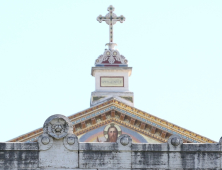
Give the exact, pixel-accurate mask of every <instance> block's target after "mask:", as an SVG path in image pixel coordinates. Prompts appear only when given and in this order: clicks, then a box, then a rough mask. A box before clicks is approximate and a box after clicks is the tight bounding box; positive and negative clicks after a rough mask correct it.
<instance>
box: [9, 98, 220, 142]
mask: <svg viewBox="0 0 222 170" xmlns="http://www.w3.org/2000/svg"><path fill="white" fill-rule="evenodd" d="M112 110H115V111H117V112H119V113H121V114H124V115H127V116H128V117H131V118H133V119H135V120H137V121H138V122H141V123H144V124H145V125H149V126H152V127H154V128H157V129H160V130H162V131H165V132H166V133H168V134H171V135H172V134H178V135H180V136H181V137H182V138H183V139H184V140H186V141H189V142H193V143H216V142H215V141H213V140H211V139H208V138H206V137H203V136H201V135H199V134H196V133H194V132H191V131H189V130H187V129H184V128H182V127H180V126H177V125H175V124H172V123H170V122H168V121H166V120H163V119H160V118H158V117H156V116H153V115H151V114H149V113H146V112H143V111H141V110H139V109H136V108H134V107H131V106H128V105H126V104H124V103H122V102H120V101H118V100H116V99H114V98H113V99H110V100H108V101H106V102H104V103H102V104H99V105H97V106H94V107H91V108H89V109H86V110H84V111H81V112H79V113H76V114H74V115H71V116H69V119H70V121H71V122H72V124H73V125H77V124H80V123H81V122H85V121H87V120H90V119H92V118H95V117H96V116H99V115H102V114H104V113H107V112H110V111H112ZM130 128H132V127H130ZM82 129H84V131H85V130H86V129H85V128H82ZM134 130H135V129H134ZM136 131H138V129H136ZM41 132H42V130H41V128H40V129H37V130H35V131H32V132H30V133H28V134H25V135H22V136H20V137H18V138H15V139H12V140H10V141H9V142H24V141H35V139H36V138H37V137H38V136H39V135H40V134H41ZM85 132H86V131H85ZM138 132H140V131H138ZM145 135H147V134H145ZM147 136H150V135H147ZM152 137H153V136H152ZM158 140H159V141H164V140H165V139H161V140H160V139H158Z"/></svg>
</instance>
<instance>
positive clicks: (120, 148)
mask: <svg viewBox="0 0 222 170" xmlns="http://www.w3.org/2000/svg"><path fill="white" fill-rule="evenodd" d="M131 145H132V139H131V137H130V136H128V135H125V134H124V135H121V136H119V137H118V139H117V142H116V143H110V142H107V143H80V145H79V146H80V152H79V167H80V168H111V169H112V168H121V169H122V168H131Z"/></svg>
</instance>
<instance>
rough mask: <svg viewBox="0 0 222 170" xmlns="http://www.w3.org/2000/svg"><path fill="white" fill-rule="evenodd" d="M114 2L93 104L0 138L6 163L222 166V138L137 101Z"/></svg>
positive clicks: (61, 169)
mask: <svg viewBox="0 0 222 170" xmlns="http://www.w3.org/2000/svg"><path fill="white" fill-rule="evenodd" d="M114 9H115V8H114V7H113V6H109V7H108V11H109V13H108V14H106V15H105V16H102V15H99V16H98V17H97V21H99V22H102V21H105V23H106V24H108V25H109V43H107V44H106V45H107V46H108V48H107V49H105V51H104V52H103V54H101V55H100V56H99V57H98V58H97V59H96V60H95V67H92V71H91V75H92V76H94V77H95V91H94V92H92V93H91V97H90V107H89V108H88V109H85V110H84V111H81V112H79V113H76V114H73V115H71V116H69V117H65V116H63V115H52V116H50V117H49V118H48V119H46V121H45V123H44V126H43V127H42V128H39V129H37V130H34V131H32V132H29V133H27V134H24V135H21V136H19V137H16V138H14V139H12V140H10V141H8V142H3V143H0V169H4V170H6V169H7V170H9V169H12V170H20V169H21V170H25V169H33V170H34V169H39V170H40V169H45V170H52V169H58V170H65V169H221V168H222V164H221V162H222V157H221V154H222V153H221V149H222V147H221V143H222V141H219V143H218V142H215V141H213V140H211V139H208V138H206V137H204V136H201V135H199V134H196V133H194V132H191V131H189V130H187V129H184V128H182V127H179V126H177V125H175V124H173V123H170V122H168V121H166V120H163V119H161V118H158V117H156V116H154V115H151V114H149V113H146V112H144V111H142V110H139V109H137V108H135V107H134V94H133V92H131V91H129V77H130V76H131V73H132V67H128V60H127V59H126V58H125V57H124V56H123V55H122V54H121V53H120V52H119V51H118V50H117V49H115V46H116V44H115V43H113V25H114V24H115V23H116V22H120V23H123V22H124V21H125V17H124V16H123V15H120V16H117V15H116V14H115V13H114V12H113V11H114Z"/></svg>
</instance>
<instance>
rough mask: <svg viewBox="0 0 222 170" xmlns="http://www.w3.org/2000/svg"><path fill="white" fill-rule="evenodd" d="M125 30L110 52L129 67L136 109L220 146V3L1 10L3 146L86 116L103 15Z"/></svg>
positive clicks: (75, 0)
mask: <svg viewBox="0 0 222 170" xmlns="http://www.w3.org/2000/svg"><path fill="white" fill-rule="evenodd" d="M111 4H112V5H113V6H114V7H115V11H114V12H115V13H116V14H117V15H118V16H119V15H124V16H125V17H126V21H125V22H124V23H123V24H120V23H117V24H116V25H115V26H114V42H115V43H117V44H118V47H117V48H118V50H119V51H120V53H121V54H122V55H124V56H125V57H126V58H127V59H128V61H129V66H132V67H133V72H132V76H131V77H130V78H129V89H130V91H133V92H134V96H135V107H136V108H138V109H140V110H143V111H145V112H147V113H150V114H153V115H155V116H157V117H159V118H162V119H165V120H167V121H169V122H171V123H174V124H176V125H179V126H181V127H183V128H186V129H188V130H191V131H193V132H195V133H198V134H200V135H203V136H205V137H208V138H210V139H212V140H215V141H219V139H220V137H221V136H222V132H221V131H220V129H221V119H222V116H221V115H222V76H221V74H222V22H221V21H222V1H221V0H214V1H210V0H208V1H205V0H192V1H191V0H183V1H182V0H180V1H178V0H175V1H171V0H168V1H166V0H159V1H154V0H153V1H148V0H137V1H132V0H131V1H130V0H112V1H108V0H65V1H61V0H47V1H44V0H32V1H30V0H19V1H16V0H13V1H12V0H2V1H0V115H1V119H0V120H1V123H0V134H1V135H0V141H1V142H4V141H7V140H10V139H12V138H15V137H17V136H20V135H22V134H24V133H27V132H30V131H32V130H34V129H37V128H40V127H42V125H43V123H44V121H45V120H46V119H47V118H48V117H49V116H50V115H53V114H63V115H65V116H69V115H72V114H75V113H77V112H79V111H81V110H85V109H87V108H89V107H90V104H89V103H90V95H91V92H92V91H94V90H95V81H94V77H92V76H91V67H92V66H94V62H95V60H96V58H97V57H98V56H99V55H100V54H102V53H103V52H104V49H105V44H106V43H108V41H109V36H108V28H109V27H108V25H106V24H105V23H99V22H98V21H96V17H97V16H98V15H99V14H102V15H105V14H107V12H108V11H107V7H108V6H109V5H111Z"/></svg>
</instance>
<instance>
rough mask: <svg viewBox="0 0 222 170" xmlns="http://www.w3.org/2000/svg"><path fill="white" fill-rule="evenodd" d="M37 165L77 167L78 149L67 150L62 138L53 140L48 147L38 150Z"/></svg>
mask: <svg viewBox="0 0 222 170" xmlns="http://www.w3.org/2000/svg"><path fill="white" fill-rule="evenodd" d="M77 147H78V145H77ZM39 167H42V168H44V167H53V168H62V167H63V168H77V167H78V150H76V151H74V150H68V149H67V148H66V147H65V146H64V144H63V139H59V140H54V141H53V145H52V147H51V148H50V149H48V150H46V151H40V152H39Z"/></svg>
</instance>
